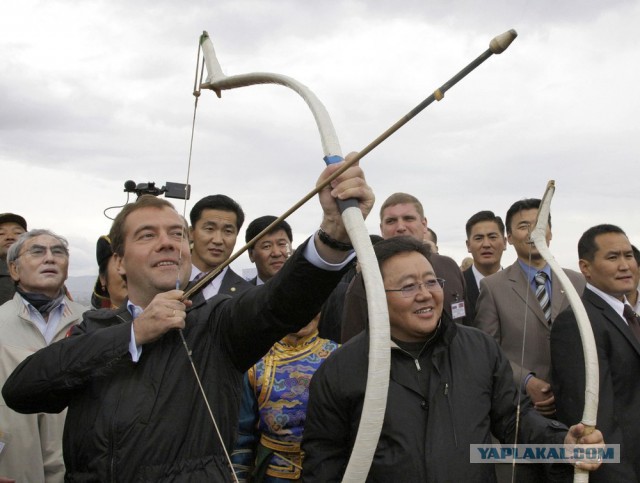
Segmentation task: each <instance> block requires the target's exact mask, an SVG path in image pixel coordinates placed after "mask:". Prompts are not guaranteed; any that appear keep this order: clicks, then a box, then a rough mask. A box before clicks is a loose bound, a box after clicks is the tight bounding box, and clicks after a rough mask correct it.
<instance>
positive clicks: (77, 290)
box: [65, 275, 97, 307]
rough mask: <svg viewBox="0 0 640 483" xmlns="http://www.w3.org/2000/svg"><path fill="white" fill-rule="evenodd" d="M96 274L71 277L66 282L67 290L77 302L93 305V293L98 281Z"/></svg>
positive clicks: (88, 305)
mask: <svg viewBox="0 0 640 483" xmlns="http://www.w3.org/2000/svg"><path fill="white" fill-rule="evenodd" d="M96 277H97V275H96V276H91V275H84V276H82V277H69V278H68V279H67V281H66V282H65V285H66V286H67V290H69V293H70V294H71V297H73V300H74V301H75V302H78V303H79V304H82V305H86V306H87V307H90V306H91V294H92V293H93V286H94V285H95V283H96Z"/></svg>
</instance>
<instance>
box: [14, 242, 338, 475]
mask: <svg viewBox="0 0 640 483" xmlns="http://www.w3.org/2000/svg"><path fill="white" fill-rule="evenodd" d="M341 276H342V273H341V272H327V271H324V270H320V269H318V268H316V267H314V266H313V265H311V264H310V263H309V262H308V261H307V260H305V259H304V257H303V256H302V248H301V249H298V250H297V251H296V253H295V254H294V255H293V256H292V257H291V259H290V260H289V261H288V262H287V263H286V264H285V266H284V267H283V268H282V270H281V271H280V272H279V273H278V274H277V275H276V277H274V278H273V279H272V280H271V281H270V282H269V283H267V284H265V285H262V286H260V287H255V288H252V289H251V290H248V291H247V292H245V293H243V294H241V295H239V296H237V297H235V298H229V297H228V296H225V295H220V296H216V297H214V298H212V299H211V301H210V302H209V303H207V304H204V303H202V304H201V305H199V306H197V307H192V309H191V310H189V312H188V315H187V321H186V328H185V329H184V336H185V338H186V340H187V343H188V345H189V347H190V348H191V350H192V357H193V359H194V361H195V365H196V369H197V372H198V375H199V376H200V379H201V380H202V384H203V386H204V389H205V392H206V395H207V399H208V401H209V403H210V404H211V409H212V411H213V413H214V415H215V419H216V421H217V424H218V426H219V429H220V433H221V435H222V439H223V441H224V445H225V446H226V448H227V450H229V449H230V448H233V440H234V439H235V434H236V431H237V427H238V407H239V404H240V392H241V382H242V374H243V372H244V371H246V370H247V369H248V368H249V367H250V366H251V365H252V364H254V363H255V362H257V361H258V360H259V359H260V357H262V356H263V355H264V354H265V353H266V352H267V350H268V349H269V348H270V347H271V346H272V345H273V344H274V343H275V342H276V341H278V340H280V339H281V338H282V337H283V336H284V335H286V334H288V333H290V332H295V331H297V330H298V329H299V328H300V327H302V326H304V325H306V324H307V323H308V322H309V321H310V320H311V319H312V318H313V317H314V316H315V315H316V314H317V313H318V312H319V310H320V306H321V304H322V302H323V301H324V300H325V299H326V298H327V296H328V295H329V293H330V292H331V290H332V289H333V287H334V286H335V285H336V284H337V283H338V281H339V280H340V278H341ZM130 339H131V316H130V315H129V313H128V312H127V310H126V308H125V309H122V310H118V311H115V312H114V311H110V310H102V311H92V312H87V313H86V314H85V318H84V321H83V322H82V323H81V324H80V325H79V326H78V327H77V329H74V332H73V333H72V335H71V336H70V337H68V338H67V339H64V340H62V341H60V342H58V343H55V344H52V345H50V346H49V347H47V348H45V349H43V350H41V351H39V352H37V353H36V354H34V355H33V356H31V357H29V358H28V359H26V360H25V361H24V362H23V363H22V364H21V365H20V366H19V367H18V368H17V369H16V371H15V372H14V373H13V374H12V375H11V376H10V378H9V379H8V381H7V383H6V384H5V386H4V388H3V390H2V394H3V396H4V398H5V401H6V402H7V404H8V405H9V406H10V407H11V408H12V409H14V410H16V411H19V412H23V413H35V412H59V411H61V410H62V409H64V408H65V407H68V413H67V419H66V425H65V432H64V440H63V444H64V459H65V465H66V469H67V474H66V481H70V482H76V481H83V482H84V481H100V482H110V481H122V482H134V481H154V482H157V481H161V482H168V481H171V482H183V481H184V482H187V481H188V482H199V481H215V482H218V481H232V479H231V469H230V468H229V467H228V466H227V463H226V459H225V457H224V455H223V450H222V446H221V444H220V441H219V439H218V437H217V436H216V432H215V429H214V427H213V423H212V421H211V418H210V416H209V414H208V411H207V409H206V406H205V402H204V398H203V397H202V395H201V394H200V392H199V390H198V386H197V382H196V379H195V376H194V374H193V372H192V369H191V366H190V363H189V361H188V358H187V355H186V352H185V348H184V346H183V344H182V341H181V339H180V335H179V333H178V332H177V331H171V332H169V333H167V334H165V335H164V336H163V337H161V338H160V339H159V340H157V341H155V342H153V343H150V344H145V345H144V346H143V347H142V355H141V358H140V360H139V361H138V362H137V363H134V362H132V360H131V356H130V354H129V342H130Z"/></svg>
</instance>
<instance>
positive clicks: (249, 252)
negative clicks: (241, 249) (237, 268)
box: [247, 248, 256, 263]
mask: <svg viewBox="0 0 640 483" xmlns="http://www.w3.org/2000/svg"><path fill="white" fill-rule="evenodd" d="M247 253H248V254H249V260H251V263H256V261H255V260H254V259H253V248H249V249H248V250H247Z"/></svg>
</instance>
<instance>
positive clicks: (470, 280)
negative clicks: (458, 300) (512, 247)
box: [462, 211, 507, 325]
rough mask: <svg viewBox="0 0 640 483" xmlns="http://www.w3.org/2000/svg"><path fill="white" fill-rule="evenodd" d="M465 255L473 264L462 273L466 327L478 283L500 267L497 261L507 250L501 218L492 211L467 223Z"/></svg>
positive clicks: (482, 213) (475, 216)
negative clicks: (465, 290)
mask: <svg viewBox="0 0 640 483" xmlns="http://www.w3.org/2000/svg"><path fill="white" fill-rule="evenodd" d="M465 228H466V232H467V251H468V252H469V253H471V256H472V257H473V264H472V265H471V266H470V267H469V268H468V269H466V270H465V271H464V272H462V275H463V276H464V281H465V283H466V285H467V286H466V288H467V323H468V325H473V319H474V318H475V315H476V302H477V300H478V295H479V294H480V280H482V279H483V278H484V277H488V276H489V275H493V274H494V273H496V272H497V271H498V270H500V269H501V268H502V267H501V265H500V261H501V260H502V254H503V253H504V251H505V250H506V249H507V239H506V237H505V236H504V223H503V222H502V218H500V217H499V216H496V215H495V214H494V213H493V211H479V212H478V213H476V214H475V215H473V216H472V217H471V218H469V221H467V224H466V226H465Z"/></svg>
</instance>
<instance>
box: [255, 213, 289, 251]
mask: <svg viewBox="0 0 640 483" xmlns="http://www.w3.org/2000/svg"><path fill="white" fill-rule="evenodd" d="M277 219H278V218H277V217H275V216H273V215H265V216H261V217H260V218H256V219H255V220H253V221H252V222H251V223H249V226H247V231H246V233H245V236H244V239H245V243H249V242H250V241H251V240H253V239H254V238H255V237H256V236H257V235H258V234H259V233H260V232H261V231H262V230H264V229H265V228H266V227H268V226H269V225H270V224H271V223H273V222H274V221H275V220H277ZM280 230H284V232H285V233H286V234H287V238H289V241H290V242H293V234H292V233H291V227H290V226H289V223H287V222H286V221H284V220H282V221H281V222H280V223H278V224H277V225H276V226H274V227H273V228H272V229H271V230H270V231H268V232H267V233H266V235H271V234H273V233H275V232H277V231H280ZM250 249H251V248H250Z"/></svg>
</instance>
